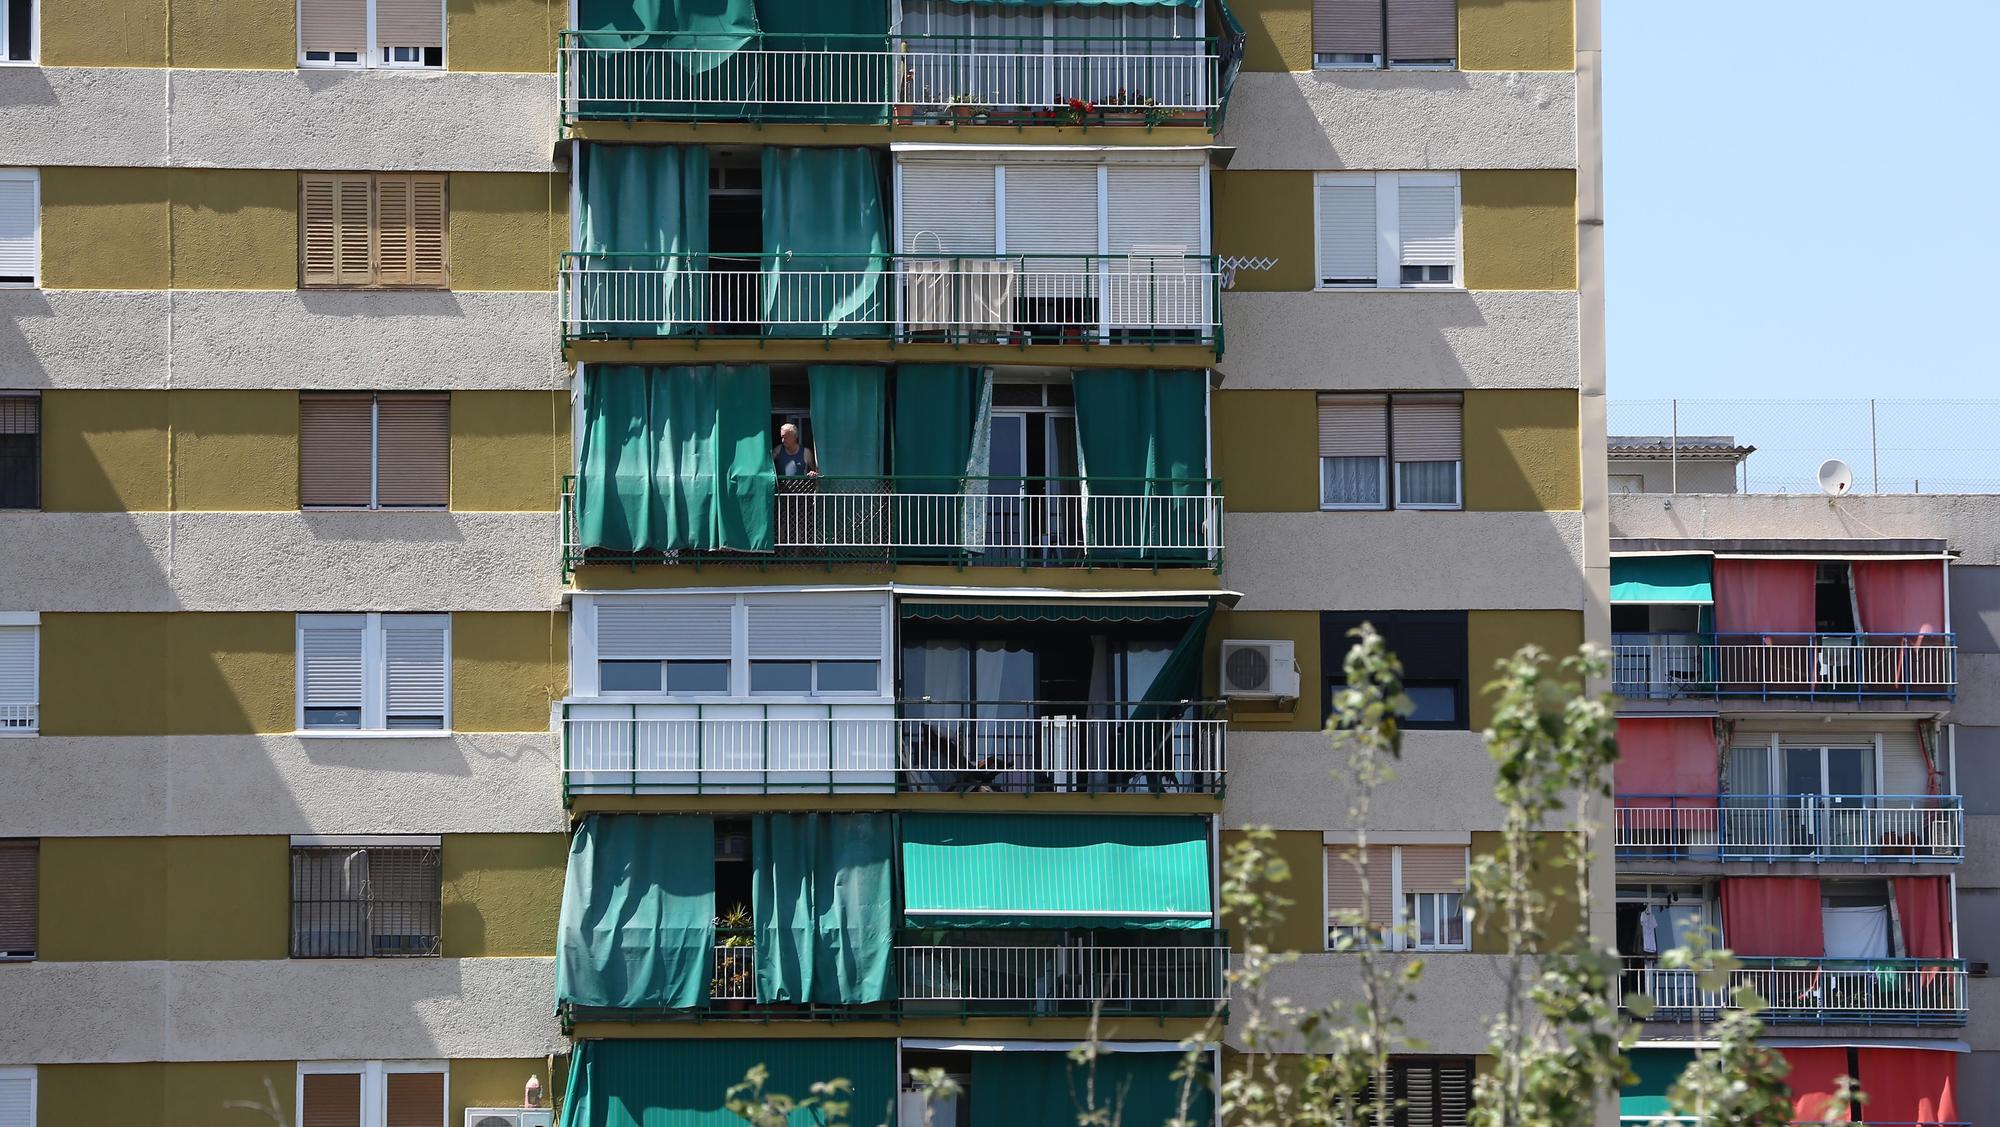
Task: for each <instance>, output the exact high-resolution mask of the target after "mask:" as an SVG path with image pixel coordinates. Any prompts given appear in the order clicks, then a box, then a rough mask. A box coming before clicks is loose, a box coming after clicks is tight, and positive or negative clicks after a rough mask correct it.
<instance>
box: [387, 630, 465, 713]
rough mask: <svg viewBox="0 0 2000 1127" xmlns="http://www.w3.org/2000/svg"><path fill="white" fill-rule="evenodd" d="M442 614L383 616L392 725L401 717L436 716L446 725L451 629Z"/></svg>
mask: <svg viewBox="0 0 2000 1127" xmlns="http://www.w3.org/2000/svg"><path fill="white" fill-rule="evenodd" d="M450 623H451V618H450V616H448V615H442V614H394V615H383V616H382V663H383V679H384V682H385V684H386V689H385V695H384V700H385V702H386V704H387V708H386V712H387V714H388V720H389V724H388V726H389V727H397V726H399V725H397V724H396V721H397V720H398V719H403V720H412V719H424V720H428V719H429V718H431V717H436V718H437V722H436V723H435V724H428V723H427V724H425V725H422V726H426V727H438V728H442V727H444V726H445V720H444V718H445V716H446V711H445V697H446V695H447V694H446V689H445V686H446V683H447V681H446V671H447V668H448V666H449V663H450V660H451V653H450V646H449V644H448V639H449V637H450V635H449V633H448V628H449V626H450Z"/></svg>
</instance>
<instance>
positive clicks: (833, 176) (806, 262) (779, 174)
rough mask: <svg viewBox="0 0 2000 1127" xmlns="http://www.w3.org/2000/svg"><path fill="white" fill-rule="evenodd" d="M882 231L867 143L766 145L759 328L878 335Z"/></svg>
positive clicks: (797, 333) (884, 302)
mask: <svg viewBox="0 0 2000 1127" xmlns="http://www.w3.org/2000/svg"><path fill="white" fill-rule="evenodd" d="M888 253H889V228H888V224H887V221H886V220H885V218H884V211H883V207H882V176H881V158H880V156H879V155H878V154H877V153H875V152H874V151H873V150H870V149H846V148H827V149H781V148H775V147H773V148H766V149H765V150H764V279H763V291H762V295H763V303H762V308H763V319H764V322H765V325H764V331H765V333H766V334H767V335H769V336H773V337H848V336H864V337H865V336H883V335H885V334H886V333H887V332H888V330H889V328H890V321H889V293H888V287H887V285H885V283H884V280H883V278H884V275H883V270H884V267H885V266H886V265H887V262H888V260H887V258H886V256H887V255H888Z"/></svg>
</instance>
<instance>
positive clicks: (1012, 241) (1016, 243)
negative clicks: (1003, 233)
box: [1007, 164, 1097, 271]
mask: <svg viewBox="0 0 2000 1127" xmlns="http://www.w3.org/2000/svg"><path fill="white" fill-rule="evenodd" d="M1007 253H1008V254H1010V255H1012V254H1096V253H1097V168H1096V166H1095V165H1077V164H1012V165H1008V166H1007ZM1029 269H1030V270H1031V271H1032V269H1033V267H1032V266H1030V267H1029Z"/></svg>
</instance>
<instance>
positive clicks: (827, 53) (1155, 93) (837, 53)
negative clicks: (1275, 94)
mask: <svg viewBox="0 0 2000 1127" xmlns="http://www.w3.org/2000/svg"><path fill="white" fill-rule="evenodd" d="M605 38H607V37H604V36H594V35H592V34H591V33H589V32H566V33H564V37H563V48H562V71H563V75H562V79H563V91H564V107H563V108H564V112H565V116H566V118H567V119H568V120H570V121H576V120H578V119H590V118H609V119H623V120H664V121H718V120H720V121H727V120H748V121H798V122H820V123H837V122H843V121H863V122H867V121H877V122H880V121H885V120H886V121H894V122H896V123H898V124H952V125H970V124H994V125H1057V124H1076V125H1139V126H1153V125H1163V124H1174V125H1212V124H1213V122H1214V116H1215V114H1216V112H1217V111H1218V110H1219V109H1220V94H1221V90H1222V85H1221V82H1220V81H1219V79H1220V75H1221V59H1220V57H1219V56H1218V54H1217V53H1216V50H1215V44H1214V43H1213V42H1212V41H1209V40H1206V39H1202V38H1198V37H1185V36H1184V37H1178V38H1176V37H1139V36H1133V37H1101V36H1100V37H1080V36H1079V37H1068V36H1022V37H1003V36H987V35H938V36H892V37H884V36H880V35H875V36H868V35H812V36H792V37H782V36H771V37H767V38H766V39H765V40H763V41H761V42H753V43H751V44H750V45H747V46H740V47H739V46H737V45H736V44H734V43H731V44H729V45H728V47H727V48H724V47H721V46H701V45H688V44H679V45H676V44H671V43H669V44H659V45H645V46H634V47H627V46H622V45H619V44H615V43H612V44H607V43H605V42H604V39H605ZM1072 100H1074V101H1075V102H1078V103H1088V104H1090V106H1089V108H1088V109H1087V110H1086V109H1085V108H1084V107H1083V106H1081V105H1079V106H1072V104H1071V103H1072Z"/></svg>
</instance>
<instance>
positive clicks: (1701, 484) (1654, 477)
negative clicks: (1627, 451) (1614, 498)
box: [1608, 458, 1737, 493]
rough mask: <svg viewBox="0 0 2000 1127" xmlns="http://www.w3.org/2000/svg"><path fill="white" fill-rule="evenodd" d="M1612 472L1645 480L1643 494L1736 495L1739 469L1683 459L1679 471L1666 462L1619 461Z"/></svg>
mask: <svg viewBox="0 0 2000 1127" xmlns="http://www.w3.org/2000/svg"><path fill="white" fill-rule="evenodd" d="M1608 465H1609V471H1610V472H1611V473H1614V474H1619V475H1632V476H1636V477H1638V478H1640V479H1641V484H1640V488H1639V490H1638V491H1639V492H1641V493H1672V492H1675V490H1676V487H1677V486H1678V488H1679V491H1680V492H1682V493H1734V492H1736V475H1737V469H1736V464H1735V463H1734V462H1727V461H1721V460H1702V461H1695V460H1693V459H1687V458H1683V459H1681V460H1680V465H1679V466H1678V467H1675V465H1674V464H1673V462H1672V461H1670V460H1669V459H1666V458H1658V459H1654V458H1618V459H1616V460H1615V461H1609V462H1608Z"/></svg>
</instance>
